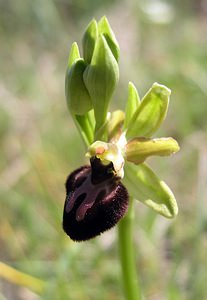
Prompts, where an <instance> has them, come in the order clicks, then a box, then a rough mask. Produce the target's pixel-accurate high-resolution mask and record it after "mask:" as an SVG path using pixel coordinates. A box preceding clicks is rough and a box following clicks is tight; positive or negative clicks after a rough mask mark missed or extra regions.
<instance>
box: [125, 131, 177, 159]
mask: <svg viewBox="0 0 207 300" xmlns="http://www.w3.org/2000/svg"><path fill="white" fill-rule="evenodd" d="M179 149H180V148H179V145H178V143H177V142H176V140H174V139H173V138H170V137H169V138H159V139H149V138H143V137H140V138H139V137H138V138H134V139H131V140H129V141H128V143H127V144H126V146H125V158H126V160H128V161H130V162H133V163H135V164H140V163H142V162H144V161H145V159H147V158H148V157H149V156H152V155H157V156H168V155H171V154H174V153H176V152H177V151H179Z"/></svg>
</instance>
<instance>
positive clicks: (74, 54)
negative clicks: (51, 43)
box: [68, 42, 80, 68]
mask: <svg viewBox="0 0 207 300" xmlns="http://www.w3.org/2000/svg"><path fill="white" fill-rule="evenodd" d="M79 58H80V52H79V49H78V44H77V43H76V42H74V43H73V44H72V46H71V49H70V54H69V57H68V68H71V66H72V65H73V64H74V62H75V61H76V60H78V59H79Z"/></svg>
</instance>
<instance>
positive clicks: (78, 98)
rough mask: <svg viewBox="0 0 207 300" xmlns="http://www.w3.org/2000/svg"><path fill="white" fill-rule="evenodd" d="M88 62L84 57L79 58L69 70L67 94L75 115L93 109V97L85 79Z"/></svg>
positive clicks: (66, 82) (66, 86)
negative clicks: (86, 62) (84, 74)
mask: <svg viewBox="0 0 207 300" xmlns="http://www.w3.org/2000/svg"><path fill="white" fill-rule="evenodd" d="M85 69H86V64H85V62H84V61H83V59H77V60H76V61H75V62H74V63H73V65H72V67H71V68H70V69H68V70H67V73H66V81H65V94H66V100H67V104H68V108H69V110H70V112H71V113H73V114H75V115H84V114H85V113H86V112H88V111H89V110H91V109H92V102H91V98H90V96H89V94H88V91H87V89H86V87H85V84H84V81H83V73H84V71H85Z"/></svg>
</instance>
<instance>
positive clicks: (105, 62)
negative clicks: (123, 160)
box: [83, 35, 119, 130]
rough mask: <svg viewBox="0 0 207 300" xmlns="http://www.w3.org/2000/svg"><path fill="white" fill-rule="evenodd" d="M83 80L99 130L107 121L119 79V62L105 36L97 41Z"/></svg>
mask: <svg viewBox="0 0 207 300" xmlns="http://www.w3.org/2000/svg"><path fill="white" fill-rule="evenodd" d="M83 78H84V83H85V86H86V88H87V90H88V92H89V94H90V97H91V99H92V103H93V108H94V114H95V119H96V129H97V130H98V129H99V128H100V127H101V126H102V125H103V124H104V123H105V121H106V117H107V111H108V106H109V101H110V99H111V96H112V94H113V92H114V89H115V86H116V84H117V82H118V78H119V68H118V64H117V61H116V59H115V58H114V55H113V53H112V52H111V49H110V47H109V46H108V44H107V41H106V39H105V37H104V36H103V35H101V36H99V38H98V39H97V41H96V45H95V49H94V52H93V57H92V60H91V64H90V65H88V66H87V68H86V70H85V71H84V76H83Z"/></svg>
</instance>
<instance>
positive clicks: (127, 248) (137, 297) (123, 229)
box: [118, 197, 142, 300]
mask: <svg viewBox="0 0 207 300" xmlns="http://www.w3.org/2000/svg"><path fill="white" fill-rule="evenodd" d="M134 217H135V214H134V199H133V198H132V197H130V204H129V208H128V212H127V214H126V216H125V217H124V218H123V219H122V220H121V221H120V222H119V225H118V237H119V256H120V263H121V270H122V284H123V289H124V294H125V299H126V300H141V299H142V294H141V288H140V282H139V278H138V276H137V267H136V266H137V264H136V258H135V251H134V243H133V227H134Z"/></svg>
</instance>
